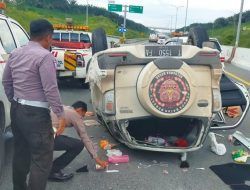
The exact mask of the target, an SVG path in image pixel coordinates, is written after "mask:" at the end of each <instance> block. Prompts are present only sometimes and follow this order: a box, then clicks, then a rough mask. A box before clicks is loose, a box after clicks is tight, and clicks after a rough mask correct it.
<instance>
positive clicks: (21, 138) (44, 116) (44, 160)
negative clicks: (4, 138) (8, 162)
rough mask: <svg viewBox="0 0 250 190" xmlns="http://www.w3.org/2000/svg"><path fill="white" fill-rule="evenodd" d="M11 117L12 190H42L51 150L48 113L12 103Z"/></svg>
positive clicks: (46, 175) (46, 110)
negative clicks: (12, 142)
mask: <svg viewBox="0 0 250 190" xmlns="http://www.w3.org/2000/svg"><path fill="white" fill-rule="evenodd" d="M10 115H11V127H12V132H13V135H14V157H13V186H14V188H13V189H14V190H45V188H46V183H47V178H48V175H49V172H50V169H51V166H52V160H53V147H54V138H53V133H54V132H53V129H52V124H51V118H50V111H49V110H48V109H45V108H38V107H33V106H26V105H21V104H19V103H17V102H12V103H11V111H10ZM28 173H30V175H29V182H28V185H27V184H26V178H27V175H28Z"/></svg>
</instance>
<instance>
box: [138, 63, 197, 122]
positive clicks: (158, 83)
mask: <svg viewBox="0 0 250 190" xmlns="http://www.w3.org/2000/svg"><path fill="white" fill-rule="evenodd" d="M181 62H182V61H181ZM166 65H167V63H166ZM191 76H194V75H193V71H192V68H191V67H190V66H188V65H187V64H186V63H184V62H183V63H182V64H181V65H180V68H176V67H175V66H174V67H173V69H169V67H168V69H163V68H159V67H157V65H156V64H155V63H154V62H151V63H149V64H147V65H146V66H145V67H144V68H143V70H142V72H141V73H140V75H139V77H138V81H137V95H138V98H139V101H140V103H141V104H142V106H143V107H144V109H145V110H147V111H148V112H150V113H151V114H153V115H155V116H158V117H163V118H172V117H177V116H180V115H181V114H183V113H184V112H185V111H187V110H188V109H189V108H190V106H191V105H192V104H193V102H194V99H195V96H196V92H195V81H194V80H192V77H191Z"/></svg>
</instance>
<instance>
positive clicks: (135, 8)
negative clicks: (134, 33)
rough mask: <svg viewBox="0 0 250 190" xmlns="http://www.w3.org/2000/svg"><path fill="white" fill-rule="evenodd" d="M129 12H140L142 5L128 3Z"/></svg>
mask: <svg viewBox="0 0 250 190" xmlns="http://www.w3.org/2000/svg"><path fill="white" fill-rule="evenodd" d="M129 12H130V13H141V14H142V12H143V6H135V5H129Z"/></svg>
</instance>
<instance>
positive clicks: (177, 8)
mask: <svg viewBox="0 0 250 190" xmlns="http://www.w3.org/2000/svg"><path fill="white" fill-rule="evenodd" d="M170 6H172V7H175V8H176V13H175V28H174V29H175V31H176V27H177V15H178V10H179V8H182V7H183V6H176V5H170Z"/></svg>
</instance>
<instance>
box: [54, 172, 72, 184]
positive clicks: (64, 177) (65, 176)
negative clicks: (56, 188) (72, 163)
mask: <svg viewBox="0 0 250 190" xmlns="http://www.w3.org/2000/svg"><path fill="white" fill-rule="evenodd" d="M73 176H74V175H73V174H72V173H70V174H65V173H63V172H62V171H59V172H56V173H51V174H50V175H49V180H50V181H56V182H63V181H67V180H69V179H71V178H72V177H73Z"/></svg>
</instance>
